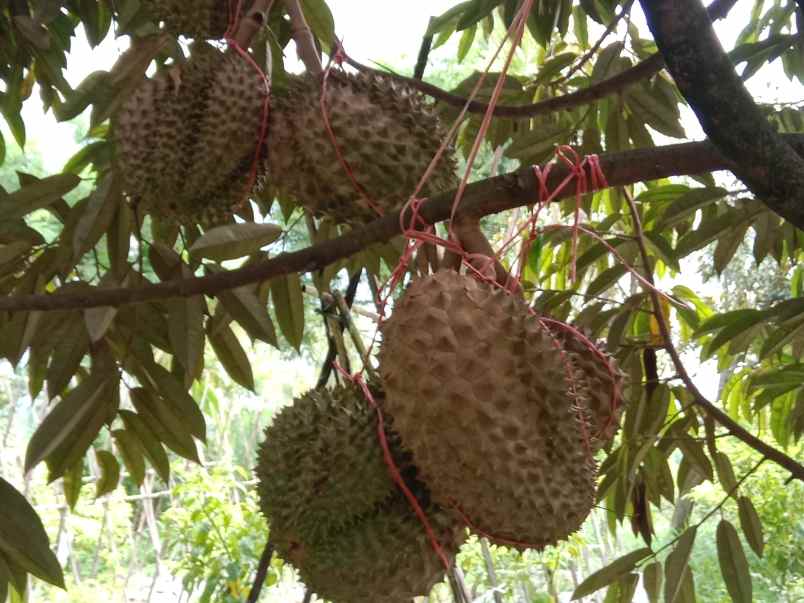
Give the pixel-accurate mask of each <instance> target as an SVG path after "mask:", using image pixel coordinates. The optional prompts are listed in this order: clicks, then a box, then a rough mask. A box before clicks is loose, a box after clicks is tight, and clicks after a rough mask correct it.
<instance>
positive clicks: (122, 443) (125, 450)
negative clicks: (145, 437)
mask: <svg viewBox="0 0 804 603" xmlns="http://www.w3.org/2000/svg"><path fill="white" fill-rule="evenodd" d="M112 438H114V443H115V446H117V451H118V452H119V453H120V456H122V457H123V463H124V464H125V466H126V469H128V474H129V476H130V477H131V479H132V480H134V483H135V484H137V485H138V486H141V485H142V482H143V481H144V480H145V459H144V457H143V450H142V446H141V445H140V443H139V440H137V437H136V436H135V435H134V434H133V433H132V432H130V431H126V430H124V429H116V430H115V431H113V432H112Z"/></svg>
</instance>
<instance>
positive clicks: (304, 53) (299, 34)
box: [285, 0, 323, 75]
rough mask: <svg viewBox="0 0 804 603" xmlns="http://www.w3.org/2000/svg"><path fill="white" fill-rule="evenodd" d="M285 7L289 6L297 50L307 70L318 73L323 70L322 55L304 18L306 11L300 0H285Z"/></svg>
mask: <svg viewBox="0 0 804 603" xmlns="http://www.w3.org/2000/svg"><path fill="white" fill-rule="evenodd" d="M285 8H287V11H288V14H289V15H290V22H291V25H292V28H293V40H294V42H296V52H297V53H298V55H299V58H300V59H301V61H302V63H304V66H305V67H306V68H307V71H309V72H310V73H314V74H316V75H317V74H319V73H321V72H322V71H323V69H322V68H321V57H320V55H319V54H318V49H317V48H316V46H315V38H314V37H313V32H312V31H311V30H310V26H309V25H307V19H305V18H304V11H303V10H302V7H301V4H300V3H299V0H285Z"/></svg>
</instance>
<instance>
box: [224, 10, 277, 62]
mask: <svg viewBox="0 0 804 603" xmlns="http://www.w3.org/2000/svg"><path fill="white" fill-rule="evenodd" d="M273 4H274V0H255V2H254V5H253V6H252V7H251V8H250V9H249V11H248V13H247V14H246V15H245V16H244V17H243V19H241V21H240V26H239V27H238V28H237V33H236V34H235V37H234V39H235V42H236V43H237V45H238V46H240V48H243V49H246V48H248V47H249V46H251V40H253V39H254V36H256V35H257V32H259V31H260V29H262V27H263V26H264V25H265V22H266V20H267V17H268V13H269V12H270V10H271V7H272V6H273ZM269 64H270V61H269Z"/></svg>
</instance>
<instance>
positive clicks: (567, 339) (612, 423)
mask: <svg viewBox="0 0 804 603" xmlns="http://www.w3.org/2000/svg"><path fill="white" fill-rule="evenodd" d="M551 330H552V331H553V334H554V335H555V336H556V337H557V338H558V339H559V340H560V341H561V343H562V345H563V346H564V349H565V350H566V351H567V354H568V355H569V357H570V359H571V360H572V364H573V366H574V367H575V372H576V375H577V387H578V388H579V389H580V390H582V394H581V396H582V398H583V400H584V402H585V405H586V408H587V409H588V417H589V422H590V429H591V435H592V439H591V442H592V448H593V450H599V449H600V448H603V447H604V446H606V445H607V444H608V443H609V442H610V441H611V440H612V439H613V438H614V435H615V434H616V433H617V429H618V428H619V426H620V423H619V421H620V416H621V415H622V412H623V407H622V399H621V395H622V388H623V377H624V375H623V373H622V371H620V369H619V368H618V367H617V362H616V361H615V360H614V358H613V357H612V356H611V355H610V354H607V353H606V351H605V349H603V347H602V346H601V345H598V344H595V348H594V349H592V348H590V347H589V345H588V344H587V343H585V342H583V341H582V340H580V339H578V338H577V337H576V336H574V335H573V334H572V333H571V332H569V331H567V330H565V329H558V328H557V329H551ZM590 343H594V342H590Z"/></svg>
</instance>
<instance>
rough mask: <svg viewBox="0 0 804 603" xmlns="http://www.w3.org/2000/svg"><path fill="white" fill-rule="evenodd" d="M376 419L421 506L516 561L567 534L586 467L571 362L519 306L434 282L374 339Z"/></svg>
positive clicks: (587, 481)
mask: <svg viewBox="0 0 804 603" xmlns="http://www.w3.org/2000/svg"><path fill="white" fill-rule="evenodd" d="M382 334H383V342H382V348H381V353H380V372H381V376H382V380H383V386H384V388H385V391H386V399H385V402H384V408H385V410H386V411H387V414H388V415H391V416H392V417H393V420H394V429H395V430H396V431H397V432H398V433H399V435H400V437H401V438H402V445H403V446H404V447H405V448H407V449H408V450H410V451H411V453H412V454H413V462H414V464H415V465H416V466H417V468H418V470H419V472H420V476H421V479H422V481H423V482H424V483H426V484H427V486H428V488H429V489H430V491H431V495H432V497H433V500H434V501H435V502H436V503H438V504H440V505H443V506H446V507H450V506H452V505H454V506H455V507H457V508H458V509H460V510H461V511H462V512H463V514H464V516H465V517H466V518H467V519H468V523H469V526H470V528H475V529H476V530H477V531H478V532H479V533H481V534H483V535H487V536H489V537H490V538H491V540H492V541H494V542H496V543H498V544H502V545H509V546H514V547H516V548H519V549H525V548H542V547H544V546H546V545H550V544H554V543H555V542H557V541H559V540H562V539H564V538H566V537H567V536H568V535H569V534H571V533H572V532H574V531H576V530H577V529H578V528H579V527H580V525H581V523H582V522H583V520H584V519H585V518H586V516H587V515H588V513H589V511H590V510H591V508H592V504H593V499H594V494H595V467H594V464H593V461H592V458H591V457H592V450H591V446H590V442H589V435H588V434H589V425H588V419H587V416H586V415H587V410H586V409H585V408H584V400H582V399H575V398H573V396H572V395H571V392H570V389H569V382H570V379H575V375H574V368H573V366H572V362H571V361H570V360H569V358H567V354H566V353H564V351H563V349H562V348H561V346H560V344H559V343H558V341H557V340H556V339H555V338H554V337H553V336H552V335H551V334H550V333H549V331H548V330H547V329H546V328H544V327H542V326H541V325H540V323H539V321H538V320H537V319H536V318H535V317H534V316H532V315H530V314H529V312H528V308H527V306H526V304H525V302H524V301H523V300H521V299H520V298H518V297H515V296H512V295H509V294H508V293H506V292H504V291H502V290H500V289H498V288H495V287H493V286H491V285H488V284H486V283H481V282H478V281H477V280H476V279H474V278H472V277H470V276H466V275H460V274H458V273H456V272H452V271H442V272H437V273H436V274H434V275H432V276H429V277H426V278H422V279H419V280H417V281H414V282H413V283H412V284H411V285H410V287H409V288H408V289H407V291H406V292H405V294H404V295H403V297H402V298H401V299H400V300H399V301H398V302H397V304H396V305H395V307H394V310H393V313H392V315H391V317H390V318H389V319H388V320H387V321H386V322H385V323H384V325H383V327H382Z"/></svg>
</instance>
